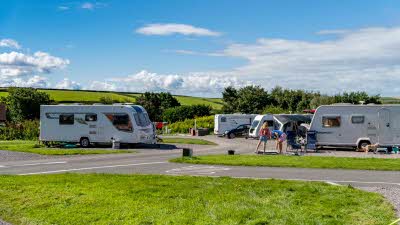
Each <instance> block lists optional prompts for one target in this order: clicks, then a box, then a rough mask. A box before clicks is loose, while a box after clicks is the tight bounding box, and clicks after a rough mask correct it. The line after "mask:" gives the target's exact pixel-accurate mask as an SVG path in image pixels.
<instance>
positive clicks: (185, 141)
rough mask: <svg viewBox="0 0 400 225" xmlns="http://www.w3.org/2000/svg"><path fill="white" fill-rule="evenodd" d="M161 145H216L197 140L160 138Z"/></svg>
mask: <svg viewBox="0 0 400 225" xmlns="http://www.w3.org/2000/svg"><path fill="white" fill-rule="evenodd" d="M162 143H170V144H192V145H217V144H216V143H214V142H211V141H207V140H203V139H197V138H175V137H166V138H162Z"/></svg>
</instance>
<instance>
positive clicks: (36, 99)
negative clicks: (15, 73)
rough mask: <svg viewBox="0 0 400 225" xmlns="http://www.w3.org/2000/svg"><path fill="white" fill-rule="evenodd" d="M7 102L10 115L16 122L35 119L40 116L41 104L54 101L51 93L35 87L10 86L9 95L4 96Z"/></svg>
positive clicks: (3, 99)
mask: <svg viewBox="0 0 400 225" xmlns="http://www.w3.org/2000/svg"><path fill="white" fill-rule="evenodd" d="M2 102H5V103H6V104H7V110H8V117H9V118H10V119H11V120H12V121H15V122H22V121H24V120H34V119H39V117H40V105H49V104H51V103H52V100H51V99H50V96H49V94H47V93H45V92H40V91H37V90H36V89H34V88H16V87H11V88H8V95H7V97H3V98H2Z"/></svg>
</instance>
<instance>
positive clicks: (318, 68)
mask: <svg viewBox="0 0 400 225" xmlns="http://www.w3.org/2000/svg"><path fill="white" fill-rule="evenodd" d="M320 34H336V35H337V36H335V38H334V39H331V40H326V41H320V42H309V41H300V40H287V39H269V38H262V39H258V40H257V42H256V43H255V44H232V45H230V46H228V47H227V48H226V49H224V50H223V54H224V55H225V56H230V57H239V58H243V59H245V60H246V61H247V63H245V65H243V66H240V67H238V68H235V69H234V71H233V72H232V73H233V74H235V75H237V76H240V78H241V79H246V80H252V81H255V82H256V83H257V84H261V85H262V86H264V87H266V88H270V87H273V86H275V85H281V86H283V87H289V88H306V89H309V90H319V91H321V92H323V93H337V92H343V91H353V90H365V91H368V92H369V93H381V94H382V95H397V96H398V95H400V94H399V91H400V85H399V84H400V51H399V50H400V27H393V28H367V29H359V30H352V31H351V30H346V31H344V30H334V31H328V30H325V31H323V32H320Z"/></svg>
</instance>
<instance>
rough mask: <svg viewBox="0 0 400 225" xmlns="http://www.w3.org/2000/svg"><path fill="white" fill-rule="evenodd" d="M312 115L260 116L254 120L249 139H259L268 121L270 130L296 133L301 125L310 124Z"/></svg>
mask: <svg viewBox="0 0 400 225" xmlns="http://www.w3.org/2000/svg"><path fill="white" fill-rule="evenodd" d="M311 118H312V115H311V114H275V115H272V114H265V115H258V116H256V118H254V121H253V123H252V124H251V127H250V130H249V137H251V138H258V137H259V135H258V133H259V131H260V129H261V126H262V125H263V123H264V122H265V121H266V122H267V123H268V128H269V130H270V131H272V130H280V131H283V132H286V131H296V132H297V129H298V127H299V126H300V124H302V123H310V122H311Z"/></svg>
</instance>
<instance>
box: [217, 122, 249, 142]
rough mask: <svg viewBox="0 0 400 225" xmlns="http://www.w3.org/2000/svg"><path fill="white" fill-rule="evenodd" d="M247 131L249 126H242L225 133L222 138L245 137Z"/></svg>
mask: <svg viewBox="0 0 400 225" xmlns="http://www.w3.org/2000/svg"><path fill="white" fill-rule="evenodd" d="M249 129H250V124H242V125H239V126H238V127H236V128H234V129H232V130H228V131H225V133H224V134H223V136H225V137H227V138H229V139H231V138H235V137H247V136H248V134H249Z"/></svg>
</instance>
